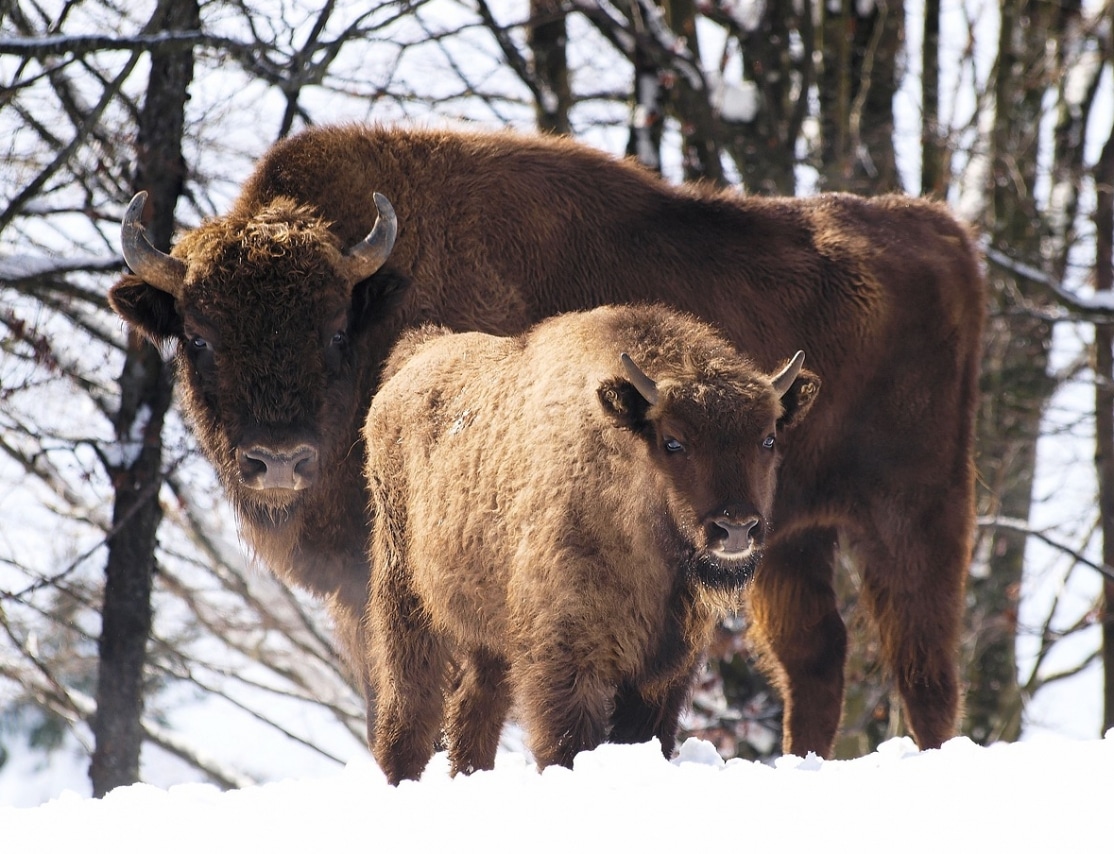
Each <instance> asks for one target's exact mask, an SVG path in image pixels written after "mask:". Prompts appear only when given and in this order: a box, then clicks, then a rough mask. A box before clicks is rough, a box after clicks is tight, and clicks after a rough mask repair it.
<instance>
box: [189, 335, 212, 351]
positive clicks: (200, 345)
mask: <svg viewBox="0 0 1114 854" xmlns="http://www.w3.org/2000/svg"><path fill="white" fill-rule="evenodd" d="M190 347H192V348H193V349H194V350H208V349H209V342H208V341H206V340H205V339H204V338H202V337H201V336H200V335H194V336H193V337H192V338H191V339H190Z"/></svg>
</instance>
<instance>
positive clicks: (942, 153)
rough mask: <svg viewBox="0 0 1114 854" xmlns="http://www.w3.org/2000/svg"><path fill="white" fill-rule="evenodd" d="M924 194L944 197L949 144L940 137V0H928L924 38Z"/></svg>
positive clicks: (922, 148) (922, 189)
mask: <svg viewBox="0 0 1114 854" xmlns="http://www.w3.org/2000/svg"><path fill="white" fill-rule="evenodd" d="M921 109H922V119H921V194H922V195H925V196H929V195H931V196H935V197H936V198H940V199H942V198H944V196H945V194H946V192H947V189H948V183H949V178H950V177H951V176H950V175H949V174H948V173H949V169H948V148H947V146H946V145H945V143H944V140H943V139H941V138H940V0H925V4H924V39H923V41H922V42H921Z"/></svg>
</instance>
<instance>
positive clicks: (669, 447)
mask: <svg viewBox="0 0 1114 854" xmlns="http://www.w3.org/2000/svg"><path fill="white" fill-rule="evenodd" d="M662 445H663V446H664V447H665V450H666V451H667V452H668V453H670V454H679V453H681V451H683V450H684V449H685V446H684V445H682V444H681V443H680V442H678V441H677V440H676V439H674V438H673V437H672V436H670V437H669V438H668V439H666V440H665V441H664V442H662Z"/></svg>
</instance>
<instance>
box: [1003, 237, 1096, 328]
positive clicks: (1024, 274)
mask: <svg viewBox="0 0 1114 854" xmlns="http://www.w3.org/2000/svg"><path fill="white" fill-rule="evenodd" d="M982 249H983V253H984V254H985V255H986V257H987V259H988V260H989V261H991V262H992V263H994V264H996V265H997V266H999V267H1001V268H1002V269H1003V270H1006V271H1008V272H1010V273H1012V274H1013V275H1015V276H1017V277H1019V278H1022V279H1026V280H1028V281H1030V282H1033V283H1034V284H1036V285H1040V286H1041V287H1043V288H1044V289H1045V290H1047V291H1048V292H1049V293H1050V294H1052V296H1053V297H1055V298H1056V301H1057V302H1058V303H1059V304H1060V308H1061V309H1062V311H1060V312H1058V313H1057V314H1056V315H1055V316H1052V317H1048V318H1047V319H1048V320H1053V321H1055V320H1083V321H1090V322H1091V323H1110V322H1111V321H1114V292H1111V291H1099V292H1097V293H1095V294H1092V295H1091V296H1089V297H1081V296H1079V295H1078V294H1074V293H1072V292H1071V291H1068V290H1065V289H1064V288H1063V287H1061V285H1060V283H1059V282H1056V281H1054V280H1053V278H1052V277H1051V276H1049V275H1048V274H1047V273H1045V272H1044V271H1043V270H1040V269H1038V268H1036V267H1034V266H1033V265H1031V264H1026V263H1025V262H1024V261H1019V260H1018V259H1016V258H1013V257H1011V256H1009V255H1007V254H1006V253H1005V252H1003V251H1002V250H1000V249H995V248H994V247H993V246H990V245H989V244H984V245H983V247H982Z"/></svg>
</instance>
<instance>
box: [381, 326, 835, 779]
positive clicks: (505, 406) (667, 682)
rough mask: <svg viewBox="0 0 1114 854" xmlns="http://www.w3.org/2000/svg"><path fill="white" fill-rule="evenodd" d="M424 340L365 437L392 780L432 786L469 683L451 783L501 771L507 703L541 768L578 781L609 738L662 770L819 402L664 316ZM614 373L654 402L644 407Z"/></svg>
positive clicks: (405, 353) (386, 753) (390, 386)
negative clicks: (581, 761)
mask: <svg viewBox="0 0 1114 854" xmlns="http://www.w3.org/2000/svg"><path fill="white" fill-rule="evenodd" d="M420 339H421V340H420V343H418V342H415V341H411V340H407V339H405V338H404V339H403V343H402V344H400V346H399V348H398V349H397V350H396V354H395V356H393V357H392V359H391V363H390V367H388V372H389V373H393V374H394V375H393V376H392V378H391V379H389V380H388V381H387V382H386V383H384V385H383V386H382V387H381V389H380V390H379V392H378V393H377V394H376V396H375V399H374V400H373V401H372V404H371V409H370V411H369V413H368V418H367V424H366V427H365V429H364V437H365V439H366V441H367V446H368V463H367V473H368V480H369V483H370V484H371V500H372V510H373V512H372V518H373V519H374V520H375V521H374V523H373V526H374V534H373V537H372V547H371V555H370V557H371V566H372V571H371V602H370V606H369V616H370V619H369V627H370V633H371V636H372V637H374V638H375V639H376V645H377V647H378V650H379V658H378V667H377V669H376V675H377V678H376V687H377V689H378V703H379V707H378V720H377V723H376V728H375V740H374V752H375V757H376V759H377V760H378V762H379V764H380V766H381V767H382V768H383V770H384V772H385V773H386V774H387V778H388V779H389V780H390V781H391V782H392V783H397V782H398V781H399V780H401V779H407V778H417V777H418V776H419V775H420V774H421V771H422V769H423V768H424V767H425V765H426V762H427V761H428V760H429V757H430V756H431V755H432V754H433V749H434V741H435V738H436V736H437V733H438V731H439V729H440V727H441V725H442V695H443V693H444V691H445V689H446V687H447V684H448V682H447V679H448V673H449V670H450V665H451V664H452V663H454V662H457V663H460V664H462V665H463V675H462V677H461V678H460V681H459V684H458V686H457V687H456V690H454V691H453V692H452V696H451V698H450V700H449V704H448V707H449V708H448V713H447V715H446V716H445V721H444V724H445V735H446V739H447V742H448V747H449V756H450V759H451V762H452V767H453V771H454V773H455V772H457V771H462V770H463V771H471V770H473V769H480V768H491V767H492V766H493V764H494V761H495V749H496V746H497V744H498V740H499V732H500V729H501V727H502V724H503V719H504V717H505V715H506V714H507V710H508V708H509V707H510V706H511V704H512V701H513V703H514V704H515V705H516V706H517V707H518V709H519V710H520V714H521V716H522V719H523V723H524V725H525V727H526V730H527V733H528V736H529V743H530V746H531V748H532V750H533V752H534V755H535V757H536V759H537V761H538V766H539V767H542V768H544V767H545V766H547V765H550V764H554V763H557V764H562V765H566V766H571V765H572V760H573V757H574V756H575V755H576V753H577V752H579V751H580V750H585V749H590V748H593V747H595V746H596V745H598V744H599V743H600V742H601V741H602V740H603V739H604V737H605V736H606V735H607V734H608V729H609V722H610V721H612V720H614V727H613V729H612V730H611V733H610V735H611V737H612V738H613V739H614V740H617V741H642V740H647V739H649V738H651V737H653V736H656V737H657V738H659V739H660V740H661V747H662V751H663V752H664V753H665V755H666V756H670V755H671V754H672V752H673V747H674V742H675V740H676V728H677V717H678V714H679V713H680V710H681V706H682V703H683V702H684V700H685V698H686V697H687V695H688V691H689V685H690V682H691V678H692V676H693V675H694V673H695V668H696V664H697V662H698V660H699V657H700V655H701V654H702V653H703V651H704V649H705V648H706V647H707V645H708V642H709V640H710V636H711V632H712V630H713V629H714V627H715V624H716V621H717V620H718V619H720V618H722V617H724V616H726V614H727V613H728V612H731V611H734V610H735V609H736V607H737V606H738V605H739V602H740V600H739V599H738V598H737V594H738V593H739V591H740V590H741V588H742V585H743V584H744V582H745V581H746V580H747V579H748V578H749V577H750V575H751V573H752V571H753V568H754V566H755V563H756V561H757V559H758V554H759V552H760V548H761V547H760V543H761V542H762V541H763V539H764V536H765V531H766V529H767V526H768V525H769V522H770V516H769V514H770V512H771V510H772V508H773V503H774V491H775V473H776V467H777V461H778V458H779V456H780V454H779V452H778V443H779V442H780V441H781V440H782V439H783V438H784V437H785V431H786V430H788V429H789V428H790V427H791V426H793V425H795V424H796V423H797V422H798V421H799V419H800V418H801V417H802V416H803V415H804V413H805V412H806V411H807V410H808V408H809V406H810V405H811V404H812V400H813V398H814V396H815V394H816V391H817V389H818V387H819V381H818V380H817V378H816V376H815V375H813V374H811V373H810V372H808V371H803V370H802V371H801V372H800V373H799V374H797V373H796V370H795V368H796V367H799V366H794V370H793V371H792V373H791V374H790V375H789V376H788V377H787V380H786V381H787V382H791V383H792V384H791V385H788V386H785V387H783V388H782V391H783V393H780V392H779V391H776V390H775V387H774V385H773V384H772V383H771V378H769V377H767V376H766V375H765V374H763V373H761V372H760V371H759V370H758V369H757V368H756V367H755V366H754V365H753V364H751V363H750V362H749V361H748V360H746V359H744V358H742V357H740V356H739V355H738V354H737V353H736V352H735V351H734V349H733V348H732V347H731V346H730V345H729V344H728V343H727V342H726V341H724V340H723V339H722V338H720V337H719V336H718V335H717V334H715V333H714V332H713V331H712V330H711V328H710V327H708V326H707V325H705V324H703V323H699V322H697V321H695V320H694V319H691V318H687V317H683V316H681V315H678V314H676V313H675V312H671V311H668V310H666V309H664V308H660V307H631V306H624V307H618V308H600V309H596V310H595V311H593V312H589V313H583V314H564V315H561V316H559V317H556V318H553V319H551V320H548V321H545V322H543V323H541V324H539V325H538V326H537V327H535V328H534V329H533V330H532V331H530V332H529V333H527V334H525V335H523V336H520V337H517V338H498V337H494V336H490V335H483V334H481V333H476V332H471V333H461V334H458V335H441V336H430V335H428V334H420ZM621 351H628V352H629V353H630V355H631V357H632V358H633V360H634V362H635V363H636V364H637V365H638V366H639V367H641V368H642V369H643V370H644V371H645V372H646V373H647V374H649V376H650V377H651V378H652V379H653V380H655V381H656V383H657V386H656V391H657V398H656V400H655V402H654V403H653V404H652V405H651V404H650V403H649V402H648V401H647V400H646V399H645V398H644V397H643V396H642V395H641V394H640V393H639V392H638V391H636V389H635V387H634V386H633V385H632V384H631V382H630V381H629V380H628V379H626V378H625V377H624V376H622V371H621V370H620V352H621ZM407 359H408V360H407ZM404 360H406V361H405V362H404V364H401V367H398V369H397V373H394V370H395V366H397V365H399V364H400V363H402V362H403V361H404ZM617 374H619V375H618V376H617ZM794 375H795V376H796V379H795V381H794V380H793V376H794ZM775 437H776V441H775ZM789 441H790V442H791V441H792V438H791V434H790V438H789ZM751 524H753V525H754V528H753V529H752V528H751V527H750V526H751Z"/></svg>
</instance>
